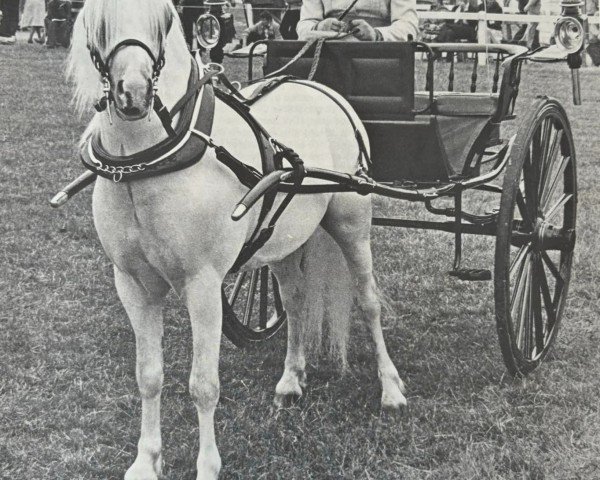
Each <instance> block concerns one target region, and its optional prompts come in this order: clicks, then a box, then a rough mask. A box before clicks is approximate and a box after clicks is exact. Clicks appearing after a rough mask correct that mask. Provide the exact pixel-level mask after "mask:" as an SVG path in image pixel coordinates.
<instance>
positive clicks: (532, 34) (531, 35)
mask: <svg viewBox="0 0 600 480" xmlns="http://www.w3.org/2000/svg"><path fill="white" fill-rule="evenodd" d="M541 9H542V0H529V1H528V2H527V4H526V5H525V7H523V11H524V13H527V14H528V15H539V14H540V11H541ZM537 26H538V24H537V23H529V24H528V25H527V30H526V31H525V35H524V37H525V42H526V45H527V48H529V50H534V49H536V48H537V47H539V46H540V42H539V40H538V36H537Z"/></svg>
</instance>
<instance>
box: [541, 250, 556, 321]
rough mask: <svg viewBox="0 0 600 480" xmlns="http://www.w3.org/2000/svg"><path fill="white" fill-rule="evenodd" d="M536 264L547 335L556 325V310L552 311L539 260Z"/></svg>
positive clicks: (552, 307) (552, 305) (542, 267)
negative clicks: (546, 318)
mask: <svg viewBox="0 0 600 480" xmlns="http://www.w3.org/2000/svg"><path fill="white" fill-rule="evenodd" d="M537 263H538V264H539V265H538V272H539V276H540V291H541V293H542V298H543V299H544V308H545V309H546V315H547V316H548V333H550V332H551V331H552V328H553V327H554V324H555V323H556V310H555V309H554V302H553V301H552V295H551V293H550V287H549V286H548V279H547V278H546V272H545V270H544V264H543V263H542V260H541V258H540V259H538V260H537Z"/></svg>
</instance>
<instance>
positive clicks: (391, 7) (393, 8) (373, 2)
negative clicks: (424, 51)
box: [296, 0, 419, 42]
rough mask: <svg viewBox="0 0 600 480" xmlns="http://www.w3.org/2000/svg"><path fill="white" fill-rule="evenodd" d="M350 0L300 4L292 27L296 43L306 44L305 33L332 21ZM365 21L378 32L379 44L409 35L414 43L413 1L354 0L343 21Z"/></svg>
mask: <svg viewBox="0 0 600 480" xmlns="http://www.w3.org/2000/svg"><path fill="white" fill-rule="evenodd" d="M351 2H352V0H304V1H303V3H302V9H301V10H300V21H299V22H298V26H297V27H296V32H298V37H299V39H300V40H307V35H308V32H310V31H311V30H314V29H315V28H316V26H317V24H318V23H319V22H320V21H321V20H323V19H325V18H336V17H337V16H338V15H340V14H341V13H342V12H343V11H344V10H345V9H346V8H347V7H348V6H349V5H350V4H351ZM354 18H361V19H363V20H366V21H367V23H369V25H371V26H372V27H375V28H376V29H377V30H379V31H380V32H381V35H382V37H383V40H385V41H398V42H404V41H407V40H408V36H409V35H412V38H413V39H415V40H416V39H417V35H418V31H419V30H418V25H419V18H418V17H417V11H416V0H358V2H357V3H356V5H354V7H353V8H352V10H351V11H350V13H349V14H348V16H347V17H345V18H344V19H343V21H344V22H348V21H350V20H351V19H354Z"/></svg>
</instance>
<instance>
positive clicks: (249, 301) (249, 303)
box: [243, 270, 259, 327]
mask: <svg viewBox="0 0 600 480" xmlns="http://www.w3.org/2000/svg"><path fill="white" fill-rule="evenodd" d="M258 274H259V270H253V271H252V276H251V277H250V285H248V297H247V298H246V309H245V310H244V321H243V323H244V325H245V326H246V327H247V326H248V325H249V324H250V319H251V318H252V310H254V294H255V293H256V282H257V280H258Z"/></svg>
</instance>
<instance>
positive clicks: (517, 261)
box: [508, 244, 530, 277]
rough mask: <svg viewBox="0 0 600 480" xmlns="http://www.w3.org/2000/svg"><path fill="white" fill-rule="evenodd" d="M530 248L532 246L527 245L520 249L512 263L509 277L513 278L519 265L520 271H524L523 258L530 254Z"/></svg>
mask: <svg viewBox="0 0 600 480" xmlns="http://www.w3.org/2000/svg"><path fill="white" fill-rule="evenodd" d="M529 248H530V244H525V245H523V246H522V247H521V248H519V251H518V252H517V254H516V255H515V258H513V260H512V262H511V263H510V269H509V271H508V275H509V277H512V274H513V272H514V270H515V267H517V265H518V266H519V268H520V270H523V264H522V261H523V257H524V256H525V255H527V253H529Z"/></svg>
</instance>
